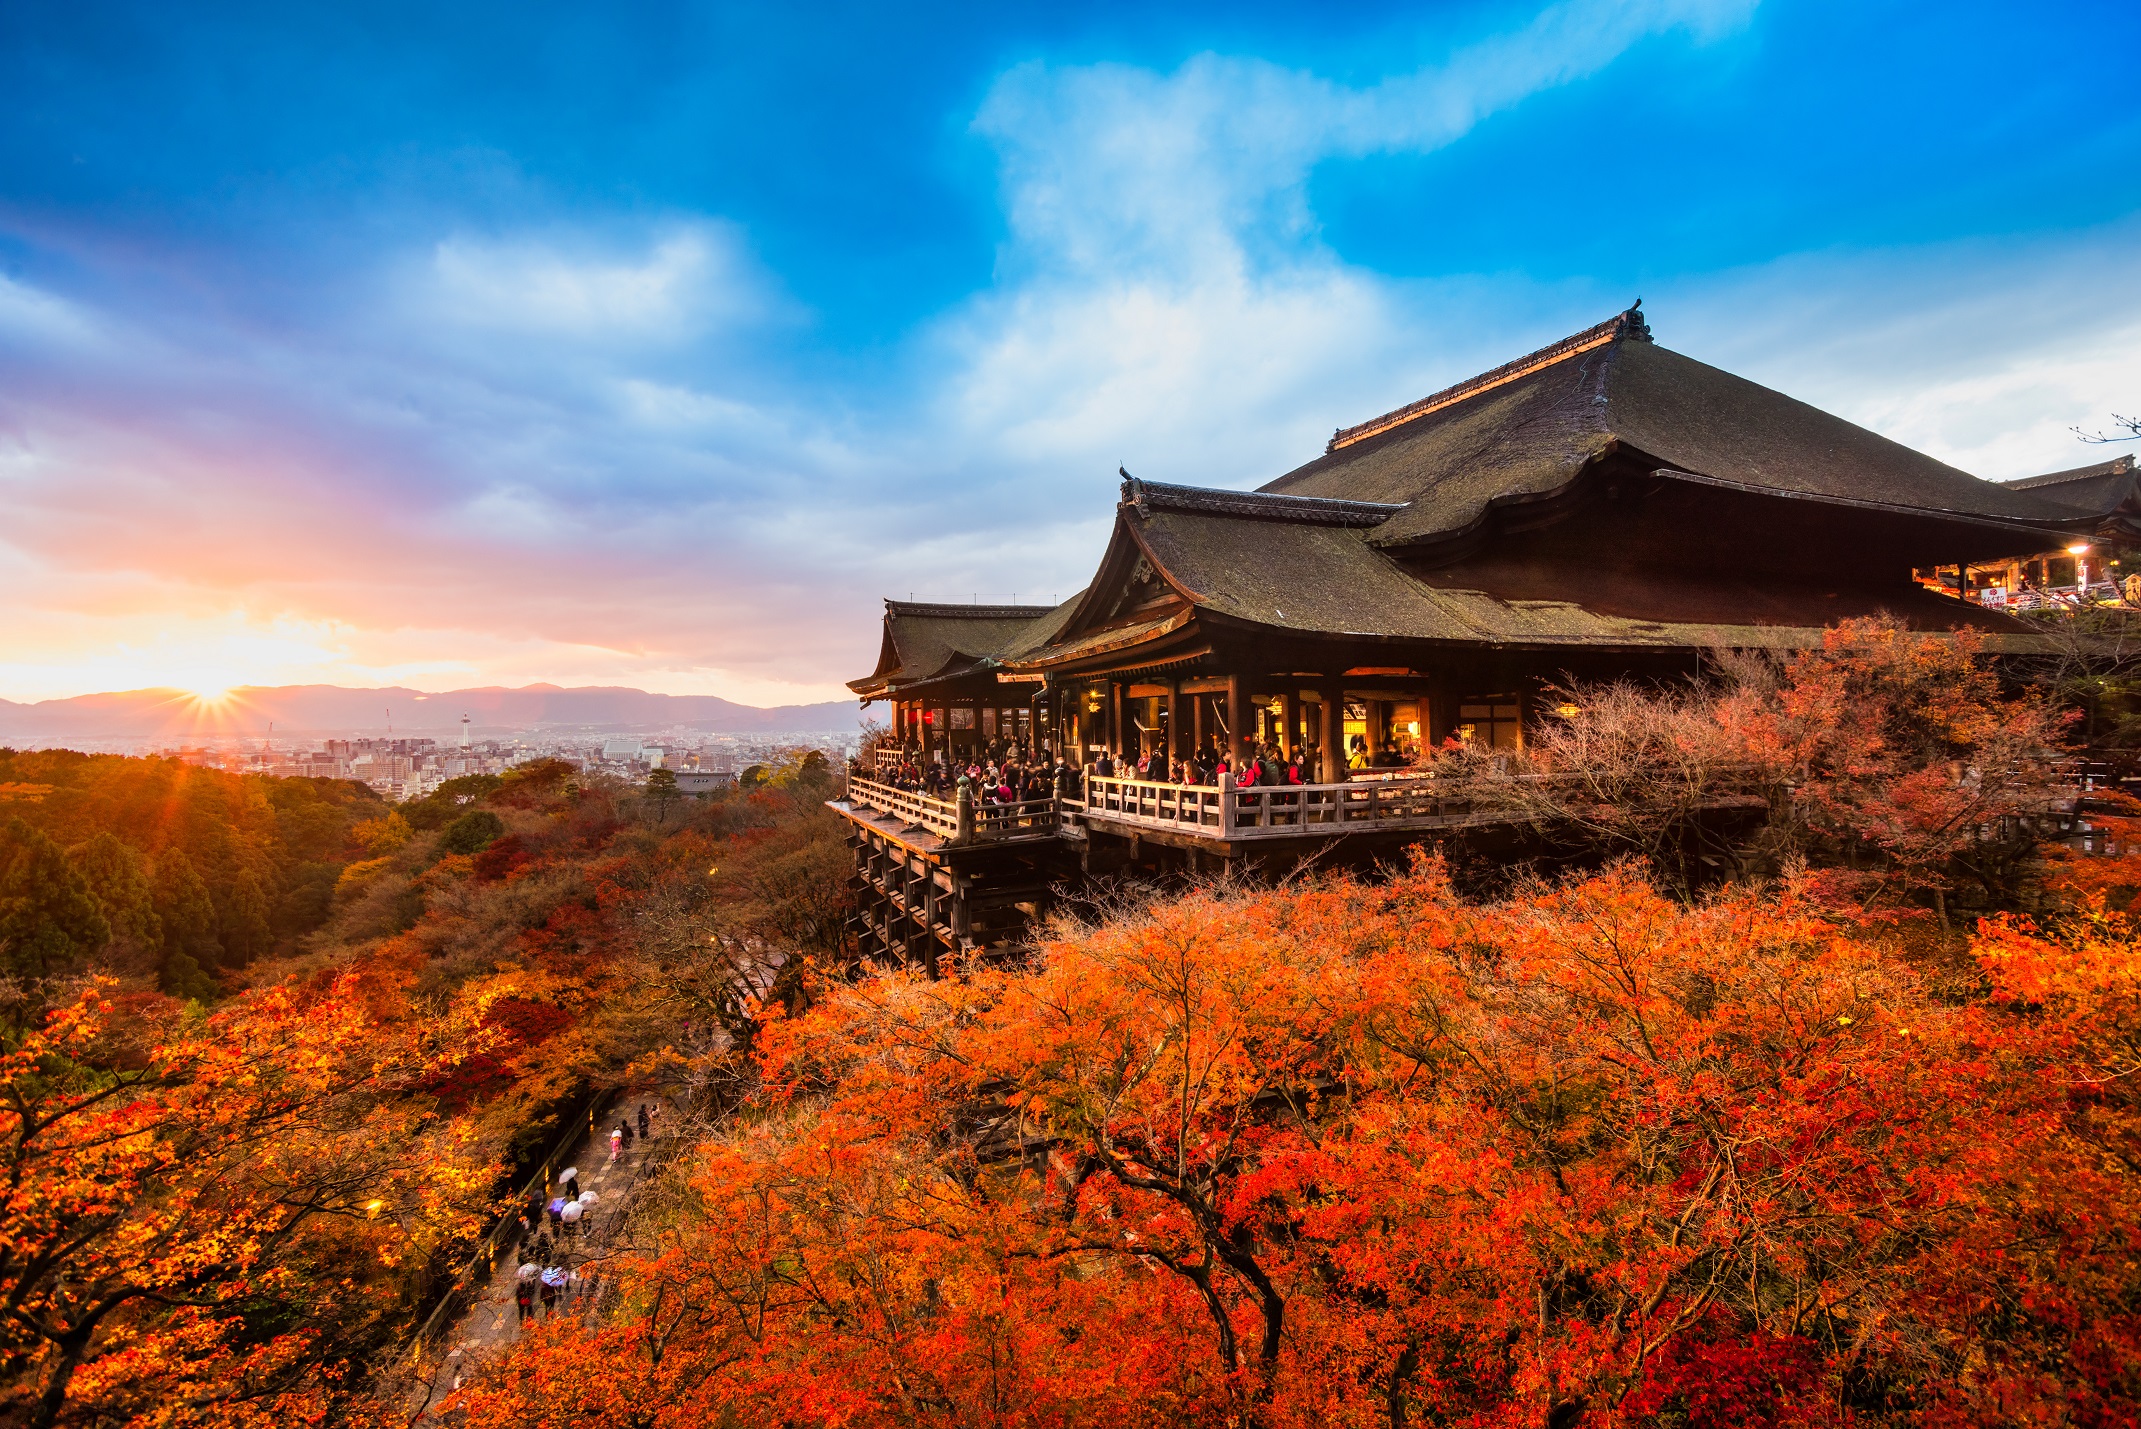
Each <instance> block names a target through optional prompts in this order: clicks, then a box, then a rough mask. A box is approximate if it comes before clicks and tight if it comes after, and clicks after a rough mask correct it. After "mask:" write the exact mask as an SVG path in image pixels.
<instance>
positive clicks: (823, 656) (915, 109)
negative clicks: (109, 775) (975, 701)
mask: <svg viewBox="0 0 2141 1429" xmlns="http://www.w3.org/2000/svg"><path fill="white" fill-rule="evenodd" d="M2137 38H2141V16H2137V15H2136V14H2134V13H2133V12H2132V11H2131V10H2129V9H2127V8H2124V7H2114V6H2111V5H2108V4H2067V5H2051V6H2044V7H2035V8H2033V9H2032V10H2031V11H2029V12H2028V13H2026V14H2024V13H2020V12H2017V11H2015V10H2014V9H2013V8H2012V7H1998V6H1951V7H1943V8H1941V9H1939V10H1937V11H1935V10H1932V9H1929V8H1927V7H1922V6H1909V5H1897V4H1872V5H1859V6H1851V7H1844V6H1838V5H1820V4H1804V3H1782V4H1780V3H1760V4H1755V3H1744V0H1655V3H1642V4H1620V5H1608V4H1588V3H1581V0H1565V3H1559V4H1548V5H1538V4H1470V5H1438V6H1433V7H1419V6H1412V7H1384V8H1363V9H1359V10H1356V11H1354V12H1350V13H1349V14H1348V15H1347V16H1345V17H1343V18H1341V19H1336V20H1333V19H1331V18H1329V17H1322V16H1314V17H1312V16H1309V15H1307V14H1306V13H1305V12H1296V11H1293V10H1289V9H1286V8H1281V7H1258V6H1248V7H1242V6H1228V7H1224V8H1221V7H1216V6H1213V7H1201V6H1195V5H1184V6H1173V7H1169V8H1166V9H1164V10H1136V11H1133V10H1130V9H1128V8H1127V7H1124V8H1116V9H1111V8H1108V7H1097V8H1093V9H1090V10H1083V11H1081V12H1080V13H1078V14H1076V15H1068V14H1058V13H1054V12H1052V11H1046V10H1042V9H1038V8H1036V9H1033V10H1030V11H1023V10H1018V9H1007V8H1002V7H998V8H995V9H991V10H976V11H966V10H954V9H950V8H942V9H936V10H932V11H926V12H913V13H912V14H907V13H903V14H901V15H898V16H893V15H888V14H881V13H878V12H876V11H873V10H870V9H868V8H866V7H852V8H840V7H827V8H821V9H818V10H815V11H812V12H810V13H809V14H807V15H805V14H803V13H801V12H789V13H786V14H778V15H776V14H764V13H755V12H747V11H744V10H741V9H736V8H723V7H693V8H687V9H684V10H681V11H663V12H659V13H656V12H652V11H637V12H635V11H626V12H616V13H606V14H605V15H603V16H600V17H597V16H591V15H588V14H582V13H576V12H572V11H567V10H563V9H556V10H540V9H538V10H519V9H516V10H514V11H506V10H504V9H503V8H494V9H484V8H481V7H478V8H474V9H470V10H466V11H461V12H457V13H456V14H455V15H454V16H451V17H440V16H435V15H432V14H430V13H429V12H424V11H418V10H415V9H413V8H409V9H399V8H396V7H391V6H380V7H366V8H365V9H364V10H362V11H358V10H350V11H347V12H344V13H339V14H334V13H315V14H310V15H298V14H285V13H261V12H255V11H252V10H250V9H247V8H244V7H206V8H197V9H189V10H188V11H187V12H185V13H184V14H179V13H174V12H169V11H167V10H162V9H157V8H154V7H148V6H128V5H102V6H92V7H87V8H81V7H74V8H67V9H62V8H61V7H58V6H50V5H33V6H23V7H16V8H15V9H13V10H11V11H10V12H9V13H8V14H7V16H6V17H5V18H0V84H4V85H5V86H6V88H7V91H8V92H9V93H10V95H11V96H13V97H14V103H13V104H12V106H11V113H10V114H9V115H8V116H7V117H4V118H0V175H4V177H0V602H4V603H5V605H6V607H7V608H8V609H9V610H10V612H11V618H10V620H9V621H8V622H6V628H5V629H0V698H5V699H8V700H11V701H18V702H28V701H35V700H40V699H47V698H58V697H66V696H70V695H78V694H85V693H90V692H94V691H106V690H125V689H138V688H144V687H150V686H171V687H176V688H183V689H188V690H191V691H194V692H195V693H197V694H201V695H212V694H215V693H216V692H219V691H222V690H226V689H228V688H230V687H233V686H238V685H280V684H297V683H314V682H317V683H334V684H342V685H351V686H367V685H374V684H379V685H403V686H409V687H414V688H418V689H434V690H445V689H451V688H454V687H459V686H471V685H480V684H497V685H503V686H508V687H512V686H520V685H526V684H531V683H536V682H550V683H556V684H561V685H567V686H571V685H620V686H628V687H634V688H639V689H646V690H651V691H655V692H658V693H668V694H698V695H718V696H722V697H724V698H727V699H730V700H733V701H736V702H739V703H744V704H750V705H757V706H768V705H789V704H812V703H820V702H828V701H833V700H837V699H840V698H842V697H843V696H844V695H845V691H844V690H843V689H842V686H841V682H842V681H844V680H846V679H848V678H851V677H853V676H856V675H858V674H861V673H862V672H863V671H864V670H866V669H867V668H868V666H869V664H870V661H871V659H872V657H873V656H874V653H875V652H874V650H873V649H871V648H867V642H868V641H869V640H870V638H871V637H870V634H869V631H870V628H871V626H872V623H873V620H874V615H875V611H876V608H877V606H876V602H877V599H878V598H879V597H880V596H883V595H896V596H901V597H905V596H907V595H909V594H910V587H911V586H912V585H913V583H914V579H915V578H914V577H912V576H910V575H909V574H908V572H911V571H914V570H918V569H919V570H926V571H928V572H929V573H930V578H932V579H934V580H936V581H937V582H938V583H939V586H938V588H937V589H931V590H919V591H913V592H912V594H914V595H916V596H918V597H920V598H922V599H925V600H926V599H942V600H950V601H966V600H974V599H979V600H1008V599H1010V598H1012V597H1013V596H1014V595H1016V596H1017V597H1018V598H1020V599H1022V600H1026V601H1033V602H1039V603H1049V602H1051V601H1053V600H1055V599H1058V598H1060V597H1064V596H1068V595H1070V594H1071V593H1072V591H1073V590H1074V589H1075V588H1076V586H1077V585H1078V583H1079V582H1081V581H1082V580H1084V579H1085V577H1086V575H1087V574H1088V573H1089V571H1090V568H1091V564H1092V561H1093V560H1094V558H1095V557H1096V556H1097V554H1098V553H1099V550H1100V548H1101V546H1102V544H1103V542H1104V540H1105V535H1106V523H1105V521H1104V520H1103V519H1101V518H1100V516H1099V515H1097V514H1096V513H1099V512H1102V511H1104V509H1105V507H1106V504H1107V497H1108V496H1109V495H1110V494H1111V493H1112V490H1113V488H1114V485H1115V482H1116V480H1117V478H1116V474H1115V473H1116V469H1117V467H1118V465H1127V467H1128V468H1129V469H1130V470H1131V471H1133V472H1135V473H1137V474H1138V475H1140V476H1144V477H1148V478H1150V479H1154V480H1161V481H1174V482H1182V483H1188V484H1205V485H1217V486H1236V487H1247V486H1253V485H1256V484H1259V483H1261V482H1263V481H1266V480H1268V479H1270V478H1272V477H1274V476H1277V475H1278V474H1280V473H1281V472H1283V471H1285V470H1287V469H1288V468H1289V467H1291V466H1294V465H1296V464H1298V463H1299V462H1300V461H1303V460H1306V459H1307V458H1309V457H1310V456H1312V455H1314V454H1315V453H1316V451H1318V450H1320V448H1321V445H1322V442H1323V439H1324V437H1325V436H1327V435H1328V433H1329V432H1330V430H1331V429H1332V428H1334V427H1336V426H1339V425H1342V424H1346V423H1350V422H1354V421H1358V420H1361V419H1363V418H1365V417H1368V416H1370V415H1372V414H1374V413H1376V412H1379V411H1384V410H1388V409H1390V408H1392V407H1395V406H1397V405H1399V404H1401V403H1403V402H1405V401H1408V400H1411V399H1413V398H1416V397H1419V396H1421V395H1422V394H1424V393H1426V392H1429V391H1432V390H1435V389H1436V388H1438V387H1441V386H1443V385H1446V384H1447V383H1448V382H1450V381H1453V380H1457V379H1460V378H1463V377H1465V376H1467V375H1469V374H1470V373H1471V372H1474V371H1477V370H1480V369H1481V368H1483V367H1486V366H1489V365H1492V363H1493V362H1496V361H1499V360H1500V359H1501V357H1502V356H1503V355H1506V353H1508V352H1512V351H1524V350H1527V349H1528V348H1529V347H1531V346H1534V345H1536V344H1537V343H1539V342H1542V341H1546V340H1551V339H1552V338H1554V337H1556V336H1559V335H1561V334H1563V333H1566V332H1570V331H1574V330H1577V329H1578V328H1581V327H1583V326H1584V325H1586V324H1588V323H1590V322H1595V321H1597V320H1598V319H1599V318H1601V317H1604V316H1605V315H1607V314H1609V313H1611V312H1613V311H1616V310H1618V309H1620V308H1622V307H1624V306H1626V304H1627V303H1628V302H1630V301H1632V300H1633V299H1634V298H1635V297H1637V296H1639V295H1640V296H1641V297H1642V298H1643V299H1644V300H1645V303H1644V307H1645V311H1646V312H1647V313H1648V314H1649V316H1650V320H1651V322H1652V324H1653V326H1654V328H1655V330H1656V332H1657V336H1658V340H1659V341H1660V342H1661V343H1662V344H1664V345H1666V346H1668V347H1671V348H1673V349H1675V350H1678V351H1683V352H1687V353H1689V354H1691V355H1693V356H1696V357H1699V358H1702V359H1703V360H1705V361H1709V362H1713V363H1718V364H1721V365H1725V366H1727V367H1729V368H1731V369H1732V370H1734V371H1737V372H1741V373H1744V374H1745V375H1747V376H1748V377H1750V378H1752V379H1755V380H1758V381H1761V382H1763V383H1765V384H1767V385H1770V386H1773V387H1776V388H1778V389H1779V390H1781V391H1784V392H1787V393H1789V394H1791V395H1793V396H1796V397H1799V398H1802V399H1804V400H1806V401H1810V402H1813V403H1815V404H1816V405H1819V406H1822V407H1824V408H1826V409H1827V410H1830V411H1833V412H1835V413H1837V414H1838V415H1840V416H1843V417H1846V418H1848V419H1850V420H1852V421H1855V422H1858V423H1861V424H1863V425H1865V426H1868V427H1871V428H1873V429H1874V430H1876V431H1879V432H1882V433H1883V434H1885V435H1888V436H1891V437H1893V438H1895V439H1896V440H1899V441H1902V442H1904V443H1906V444H1908V445H1911V446H1914V447H1917V448H1919V449H1920V450H1923V451H1926V452H1928V453H1930V454H1932V455H1934V456H1937V457H1939V458H1941V459H1942V460H1945V461H1948V462H1951V463H1953V464H1954V465H1957V466H1960V467H1962V468H1963V469H1965V470H1967V471H1971V472H1973V473H1975V474H1977V475H1980V476H1984V477H1988V478H1994V479H2004V478H2012V477H2018V476H2024V475H2029V474H2032V473H2035V472H2041V471H2046V470H2052V469H2056V468H2058V467H2061V466H2079V465H2082V464H2084V463H2087V462H2090V461H2094V460H2100V459H2102V458H2104V457H2106V456H2109V455H2115V454H2118V453H2121V452H2126V451H2132V450H2134V449H2135V445H2134V444H2133V443H2125V444H2114V445H2110V446H2091V445H2086V444H2083V443H2082V442H2080V441H2079V440H2078V439H2077V437H2076V434H2075V432H2074V431H2073V430H2072V429H2073V428H2075V427H2077V426H2079V427H2082V428H2083V429H2085V430H2098V429H2102V428H2106V427H2108V426H2110V424H2111V419H2112V417H2113V415H2114V414H2115V413H2122V412H2123V413H2126V414H2128V415H2135V414H2137V410H2141V355H2137V354H2141V263H2137V262H2136V261H2135V260H2136V259H2137V258H2141V220H2137V218H2136V216H2135V210H2136V207H2137V203H2136V198H2137V195H2136V194H2135V192H2134V185H2135V180H2134V179H2133V177H2132V175H2133V174H2134V173H2135V172H2136V171H2137V166H2136V165H2135V163H2134V160H2135V158H2136V157H2137V156H2141V118H2136V117H2135V116H2134V114H2133V113H2132V108H2131V106H2130V105H2128V104H2125V103H2124V102H2123V100H2122V99H2121V97H2120V95H2119V92H2118V89H2117V87H2116V85H2115V84H2114V82H2113V81H2112V80H2110V79H2109V78H2107V77H2106V76H2105V75H2104V74H2103V73H2101V72H2100V71H2101V69H2102V65H2101V60H2100V58H2099V57H2100V56H2102V55H2105V54H2114V55H2115V54H2120V53H2126V52H2129V51H2130V50H2131V49H2132V47H2133V44H2134V41H2135V40H2136V39H2137Z"/></svg>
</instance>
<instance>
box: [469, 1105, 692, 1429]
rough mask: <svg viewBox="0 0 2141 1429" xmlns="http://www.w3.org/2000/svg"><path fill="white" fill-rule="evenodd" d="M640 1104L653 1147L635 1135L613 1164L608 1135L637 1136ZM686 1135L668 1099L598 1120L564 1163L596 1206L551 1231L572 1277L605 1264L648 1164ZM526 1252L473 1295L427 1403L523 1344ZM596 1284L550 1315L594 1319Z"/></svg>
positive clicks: (512, 1257)
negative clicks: (621, 1127)
mask: <svg viewBox="0 0 2141 1429" xmlns="http://www.w3.org/2000/svg"><path fill="white" fill-rule="evenodd" d="M642 1102H644V1103H645V1104H646V1105H647V1108H648V1110H650V1111H652V1112H653V1113H654V1140H653V1141H652V1142H651V1143H650V1142H649V1141H648V1140H646V1139H645V1138H642V1137H639V1136H637V1135H636V1134H635V1135H634V1137H633V1139H632V1143H631V1145H630V1147H629V1148H628V1149H627V1150H626V1151H625V1152H624V1154H623V1155H621V1156H619V1157H618V1158H617V1160H616V1162H615V1163H612V1162H611V1161H610V1131H611V1129H612V1128H613V1127H615V1126H616V1125H617V1123H618V1122H619V1121H620V1120H630V1121H631V1123H632V1129H633V1131H634V1132H635V1133H637V1131H638V1129H639V1121H638V1117H639V1107H640V1104H641V1103H642ZM683 1129H684V1117H683V1114H682V1112H681V1111H680V1110H679V1109H678V1108H677V1107H676V1106H675V1105H674V1104H673V1103H671V1102H670V1101H669V1100H668V1099H667V1098H666V1097H661V1096H656V1095H647V1096H628V1097H620V1098H618V1099H617V1100H616V1101H615V1102H614V1103H612V1104H610V1105H608V1106H607V1107H606V1108H605V1109H604V1110H602V1111H601V1112H600V1113H598V1115H597V1117H596V1121H595V1127H594V1129H593V1130H592V1131H590V1132H589V1133H588V1134H587V1136H586V1138H585V1139H584V1140H583V1141H582V1142H581V1144H580V1146H579V1147H578V1149H577V1152H576V1159H571V1160H567V1161H565V1162H564V1163H563V1165H565V1166H574V1167H577V1168H578V1169H579V1172H580V1176H579V1186H580V1189H581V1190H583V1191H593V1192H594V1193H595V1195H596V1202H595V1205H594V1206H593V1207H591V1208H590V1213H589V1214H588V1215H587V1216H586V1217H585V1218H583V1219H582V1220H581V1222H580V1225H579V1228H578V1233H577V1234H567V1235H562V1236H561V1235H560V1234H559V1233H558V1231H557V1230H556V1229H555V1228H550V1227H546V1229H548V1230H549V1234H550V1236H551V1239H552V1241H553V1242H554V1243H555V1245H556V1247H557V1250H558V1256H557V1257H556V1258H557V1259H558V1260H559V1262H560V1263H561V1264H563V1265H564V1267H565V1268H566V1269H567V1270H570V1271H574V1272H579V1271H581V1269H582V1268H583V1267H585V1266H586V1265H587V1264H588V1263H589V1262H590V1261H593V1262H597V1263H599V1262H600V1260H601V1259H602V1257H603V1256H604V1255H605V1254H606V1253H607V1252H608V1251H609V1249H610V1247H611V1243H612V1241H613V1240H614V1239H616V1236H617V1231H618V1229H619V1227H621V1226H622V1225H623V1224H624V1219H625V1213H626V1211H627V1210H628V1209H629V1208H630V1206H631V1204H632V1199H633V1195H634V1193H635V1192H636V1191H637V1190H638V1189H639V1187H640V1185H641V1183H642V1181H643V1180H644V1173H645V1172H646V1171H647V1170H648V1169H649V1166H648V1163H649V1160H650V1157H651V1156H652V1155H653V1153H654V1151H655V1150H656V1148H658V1147H663V1146H664V1144H665V1143H666V1142H667V1141H668V1139H669V1138H670V1137H672V1136H675V1135H678V1134H679V1133H681V1132H682V1131H683ZM557 1194H558V1191H557V1187H556V1185H555V1184H552V1185H551V1186H549V1187H547V1188H546V1189H545V1192H544V1200H545V1202H546V1203H547V1202H548V1200H549V1199H550V1198H551V1197H553V1196H555V1195H557ZM523 1253H524V1252H523V1251H521V1250H520V1249H518V1248H515V1247H512V1246H508V1247H507V1248H506V1249H505V1251H504V1252H503V1253H501V1254H500V1256H499V1258H498V1262H497V1264H496V1265H494V1266H493V1267H492V1268H491V1270H490V1273H489V1276H488V1278H487V1279H485V1280H484V1282H483V1283H482V1284H481V1285H480V1286H478V1287H477V1288H476V1289H475V1291H474V1295H473V1298H472V1301H471V1304H470V1306H469V1309H468V1313H467V1314H465V1315H463V1316H462V1317H461V1322H460V1323H459V1324H458V1325H456V1326H455V1327H454V1329H453V1331H452V1333H451V1334H450V1335H449V1336H448V1340H447V1347H446V1353H445V1354H444V1355H443V1356H441V1358H440V1362H439V1368H438V1375H437V1378H436V1380H435V1381H434V1382H433V1386H432V1395H431V1400H430V1402H431V1404H432V1405H433V1406H434V1407H435V1406H437V1404H438V1403H439V1402H440V1401H441V1400H443V1399H445V1397H446V1396H447V1395H448V1394H449V1393H451V1392H452V1391H453V1389H454V1387H455V1386H456V1385H457V1384H458V1383H459V1382H460V1380H461V1378H462V1377H463V1376H465V1375H466V1374H468V1373H469V1372H470V1371H472V1370H473V1369H474V1368H475V1366H476V1365H477V1364H479V1363H480V1362H482V1361H483V1360H484V1359H487V1358H489V1357H490V1356H491V1355H494V1354H497V1353H498V1352H499V1351H501V1350H503V1349H504V1348H505V1347H507V1346H509V1345H511V1344H512V1343H513V1342H514V1341H516V1340H518V1339H519V1338H520V1308H519V1306H518V1305H517V1304H516V1303H515V1301H514V1296H513V1289H514V1285H515V1283H516V1275H517V1272H518V1271H519V1268H520V1263H521V1259H522V1255H523ZM599 1283H600V1282H599V1281H597V1280H594V1279H582V1280H580V1281H579V1282H577V1283H576V1284H570V1285H568V1287H567V1288H566V1290H565V1291H564V1293H562V1294H561V1295H560V1296H559V1298H558V1301H557V1304H556V1305H555V1306H554V1307H553V1308H552V1309H551V1310H550V1311H549V1314H550V1315H552V1316H557V1315H573V1316H576V1317H578V1318H580V1319H583V1320H585V1319H588V1318H590V1317H591V1316H592V1314H593V1312H594V1309H595V1304H596V1286H597V1285H598V1284H599ZM535 1317H536V1318H537V1319H541V1318H543V1317H544V1310H543V1306H542V1301H541V1299H540V1297H538V1298H537V1301H536V1308H535Z"/></svg>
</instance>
